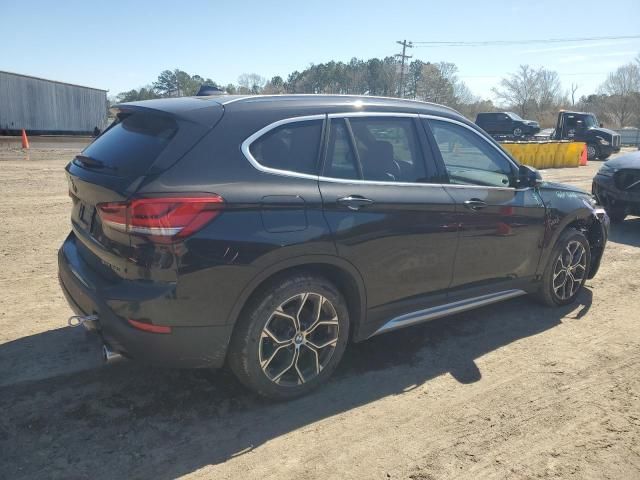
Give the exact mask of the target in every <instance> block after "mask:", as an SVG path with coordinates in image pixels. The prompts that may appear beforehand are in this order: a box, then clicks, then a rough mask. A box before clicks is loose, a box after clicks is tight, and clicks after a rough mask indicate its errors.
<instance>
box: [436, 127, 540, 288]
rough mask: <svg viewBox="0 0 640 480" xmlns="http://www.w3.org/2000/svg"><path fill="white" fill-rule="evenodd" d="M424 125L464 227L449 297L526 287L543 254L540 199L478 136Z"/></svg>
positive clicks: (468, 129)
mask: <svg viewBox="0 0 640 480" xmlns="http://www.w3.org/2000/svg"><path fill="white" fill-rule="evenodd" d="M425 126H426V127H427V128H428V132H427V133H428V135H429V137H430V139H431V140H432V141H433V143H434V145H435V147H436V150H437V153H436V160H437V162H440V166H441V168H443V169H444V173H445V174H446V177H447V180H446V185H445V189H446V191H447V192H448V193H449V194H450V195H451V196H452V197H453V198H454V200H455V202H456V213H457V218H458V221H459V224H460V230H459V240H458V250H457V255H456V261H455V266H454V270H453V280H452V283H451V290H450V291H451V296H452V297H454V296H455V295H462V296H469V295H472V294H473V293H474V292H475V293H477V294H478V295H482V294H486V293H492V292H494V291H501V290H505V289H511V288H520V287H522V286H526V285H527V284H528V283H530V282H531V280H532V278H533V276H534V275H535V272H536V268H537V265H538V261H539V259H540V254H541V251H542V250H541V248H542V240H543V236H544V226H545V208H544V205H543V203H542V200H541V197H540V196H539V195H538V193H537V192H536V191H535V189H533V188H515V186H516V181H517V168H518V167H517V165H516V164H515V163H513V162H512V161H511V160H510V159H509V158H508V156H507V155H506V154H505V153H504V152H503V151H502V150H501V149H500V148H499V147H498V146H497V145H496V144H494V143H493V142H492V141H491V140H490V139H488V138H487V137H486V136H485V135H484V134H482V133H481V132H480V131H478V130H476V129H475V128H473V127H471V126H468V125H466V124H465V123H462V122H458V121H454V120H449V119H438V118H430V119H428V120H425Z"/></svg>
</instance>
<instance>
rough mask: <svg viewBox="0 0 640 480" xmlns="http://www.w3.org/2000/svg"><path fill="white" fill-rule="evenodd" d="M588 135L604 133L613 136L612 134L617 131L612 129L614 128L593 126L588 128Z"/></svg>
mask: <svg viewBox="0 0 640 480" xmlns="http://www.w3.org/2000/svg"><path fill="white" fill-rule="evenodd" d="M588 132H589V134H590V135H602V134H604V135H606V136H609V135H611V136H613V135H618V132H616V131H614V130H609V129H608V128H602V127H593V128H590V129H589V130H588Z"/></svg>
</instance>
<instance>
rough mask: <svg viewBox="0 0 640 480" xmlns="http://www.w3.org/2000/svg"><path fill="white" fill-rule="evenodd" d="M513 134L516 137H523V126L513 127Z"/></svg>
mask: <svg viewBox="0 0 640 480" xmlns="http://www.w3.org/2000/svg"><path fill="white" fill-rule="evenodd" d="M513 136H514V137H521V136H522V128H520V127H516V128H514V129H513Z"/></svg>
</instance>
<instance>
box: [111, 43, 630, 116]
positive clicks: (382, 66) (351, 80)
mask: <svg viewBox="0 0 640 480" xmlns="http://www.w3.org/2000/svg"><path fill="white" fill-rule="evenodd" d="M401 70H402V69H401V64H400V62H399V61H398V59H397V58H395V57H385V58H371V59H369V60H361V59H358V58H352V59H351V60H350V61H349V62H346V63H345V62H335V61H329V62H326V63H320V64H312V65H310V66H309V67H308V68H306V69H304V70H302V71H297V70H296V71H294V72H292V73H290V74H289V75H288V76H287V77H286V78H283V77H281V76H278V75H277V76H274V77H272V78H271V79H267V78H265V77H262V76H261V75H258V74H256V73H245V74H242V75H240V77H239V78H238V81H237V83H235V84H228V85H221V84H218V83H217V82H215V81H213V80H212V79H210V78H204V77H201V76H200V75H190V74H189V73H187V72H184V71H182V70H180V69H175V70H165V71H163V72H161V73H160V75H158V78H157V80H156V81H155V82H153V83H152V84H150V85H146V86H144V87H141V88H138V89H132V90H129V91H126V92H122V93H120V94H119V95H117V97H116V101H118V102H130V101H137V100H149V99H153V98H162V97H178V96H191V95H195V94H196V93H197V92H198V90H199V88H200V86H201V85H209V86H212V87H217V88H219V89H221V90H224V91H226V92H227V93H229V94H243V95H255V94H284V93H316V94H318V93H328V94H353V95H379V96H388V97H400V96H403V97H404V98H410V99H415V100H422V101H427V102H434V103H439V104H442V105H446V106H449V107H452V108H454V109H456V110H458V111H459V112H460V113H462V114H463V115H465V116H467V117H468V118H469V119H471V120H474V119H475V115H476V114H477V113H478V112H481V111H495V110H512V111H515V112H517V113H518V114H519V115H520V116H522V117H523V118H530V119H537V120H538V121H540V123H541V125H543V126H552V125H553V124H554V121H555V116H556V114H557V111H558V110H559V109H561V108H573V109H579V110H586V111H592V112H595V113H596V114H597V115H598V117H599V118H600V119H601V120H602V121H605V122H607V124H608V125H610V126H612V127H624V126H640V56H638V57H637V58H636V59H635V61H634V62H631V63H629V64H627V65H622V66H620V67H619V68H618V69H617V70H615V71H614V72H611V73H610V74H609V75H608V77H607V79H606V81H605V82H604V83H603V84H602V85H601V86H600V88H599V89H598V91H597V92H596V93H592V94H589V95H582V96H580V97H579V98H578V99H577V100H576V92H577V90H578V89H579V85H576V84H572V85H571V90H570V92H569V91H568V90H565V89H564V88H563V86H562V84H561V82H560V77H559V75H558V73H557V72H555V71H553V70H548V69H546V68H543V67H541V68H534V67H531V66H529V65H520V66H519V68H518V69H517V71H516V72H514V73H511V74H509V75H507V76H505V77H504V78H502V79H501V80H500V81H499V82H498V84H497V85H496V86H495V87H494V88H493V89H492V93H493V95H494V96H495V99H496V100H497V104H498V105H495V104H494V103H493V101H492V100H489V99H481V98H479V97H477V96H475V95H473V94H472V93H471V91H470V90H469V88H468V87H467V85H466V84H465V83H464V82H463V81H462V80H461V79H460V78H459V76H458V67H457V66H456V65H455V64H454V63H450V62H436V63H432V62H423V61H421V60H414V61H412V62H410V63H408V64H407V65H405V67H404V72H402V71H401ZM402 73H404V74H402Z"/></svg>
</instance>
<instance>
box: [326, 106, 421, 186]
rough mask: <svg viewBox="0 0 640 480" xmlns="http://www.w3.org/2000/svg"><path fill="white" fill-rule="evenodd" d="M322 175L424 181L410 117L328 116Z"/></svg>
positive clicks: (387, 180) (358, 178)
mask: <svg viewBox="0 0 640 480" xmlns="http://www.w3.org/2000/svg"><path fill="white" fill-rule="evenodd" d="M351 135H352V136H353V143H354V144H352V141H351V138H350V137H351ZM354 146H355V150H354V148H353V147H354ZM325 175H326V176H327V177H333V178H347V179H354V180H370V181H384V182H402V183H415V182H425V181H426V173H425V164H424V158H423V155H422V149H421V147H420V144H419V140H418V136H417V132H416V129H415V124H414V120H413V119H412V118H400V117H391V116H390V117H388V118H387V117H377V116H376V117H351V118H347V119H346V120H343V119H332V121H331V131H330V134H329V144H328V149H327V162H326V167H325Z"/></svg>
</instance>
